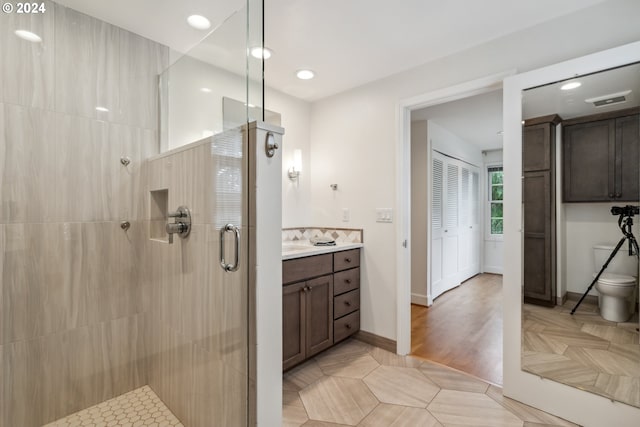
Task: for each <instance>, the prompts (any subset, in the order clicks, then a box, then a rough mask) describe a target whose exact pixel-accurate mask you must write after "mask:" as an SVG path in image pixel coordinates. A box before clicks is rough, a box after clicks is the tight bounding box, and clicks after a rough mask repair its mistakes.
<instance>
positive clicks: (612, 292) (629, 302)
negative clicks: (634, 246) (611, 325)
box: [593, 244, 638, 322]
mask: <svg viewBox="0 0 640 427" xmlns="http://www.w3.org/2000/svg"><path fill="white" fill-rule="evenodd" d="M614 249H615V246H612V245H597V246H594V247H593V255H594V262H595V273H594V274H593V277H595V276H596V275H597V274H598V272H599V271H600V269H601V268H602V266H603V265H604V263H605V262H606V261H607V259H608V258H609V256H610V255H611V253H612V252H613V250H614ZM637 276H638V258H636V257H635V255H634V256H629V251H628V248H627V245H626V244H625V245H623V246H622V247H621V248H620V250H619V251H618V253H617V254H616V256H615V257H614V258H613V259H612V260H611V263H609V266H608V267H607V269H606V270H605V271H604V272H603V273H602V275H601V276H600V279H598V282H597V283H596V285H595V287H596V289H597V290H598V292H599V293H600V296H599V297H598V302H599V305H600V316H602V318H604V319H605V320H609V321H612V322H626V321H627V320H629V317H631V314H632V313H633V311H632V309H633V307H634V304H633V299H632V298H631V297H632V296H634V295H635V289H636V285H637Z"/></svg>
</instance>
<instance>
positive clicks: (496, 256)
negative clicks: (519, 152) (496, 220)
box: [480, 150, 504, 274]
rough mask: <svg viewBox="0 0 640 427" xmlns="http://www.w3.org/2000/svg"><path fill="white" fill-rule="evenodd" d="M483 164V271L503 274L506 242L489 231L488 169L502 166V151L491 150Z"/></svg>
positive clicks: (485, 153)
mask: <svg viewBox="0 0 640 427" xmlns="http://www.w3.org/2000/svg"><path fill="white" fill-rule="evenodd" d="M482 161H483V164H482V169H483V170H482V172H481V175H482V196H481V197H480V200H482V211H483V212H484V221H483V224H482V227H483V228H482V235H483V236H484V239H483V242H482V249H483V250H482V271H483V272H484V273H495V274H502V271H503V267H504V242H503V240H502V237H491V236H490V233H491V230H490V229H489V226H488V222H489V219H488V218H489V215H490V214H491V213H490V212H489V203H488V202H487V200H488V198H489V194H488V193H489V181H488V174H487V168H488V167H489V166H500V165H502V150H491V151H486V152H484V153H483V159H482Z"/></svg>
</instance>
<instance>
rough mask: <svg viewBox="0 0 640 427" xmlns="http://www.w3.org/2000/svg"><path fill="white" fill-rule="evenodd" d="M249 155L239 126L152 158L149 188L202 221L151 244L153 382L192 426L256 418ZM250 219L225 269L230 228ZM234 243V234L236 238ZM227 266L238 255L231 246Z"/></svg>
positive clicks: (231, 423)
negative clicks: (234, 266) (250, 391)
mask: <svg viewBox="0 0 640 427" xmlns="http://www.w3.org/2000/svg"><path fill="white" fill-rule="evenodd" d="M245 152H246V144H245V142H244V139H243V133H242V132H241V131H229V132H225V133H223V134H220V135H216V136H215V137H212V138H208V139H206V140H203V141H201V142H199V143H196V144H192V145H189V146H186V147H183V148H181V149H178V150H175V151H172V152H169V153H167V154H163V155H161V156H157V157H155V158H153V159H151V160H149V161H148V165H147V166H148V172H149V189H150V190H151V191H153V190H163V189H166V190H167V192H168V209H169V210H175V209H177V208H178V206H180V205H184V206H187V207H188V208H189V209H190V210H191V213H192V221H193V226H192V229H191V232H190V234H189V236H188V237H187V238H185V239H182V238H180V237H178V236H174V241H173V243H172V244H169V243H166V242H163V241H160V240H151V239H150V240H148V241H147V248H148V249H147V251H146V252H147V254H148V263H149V275H148V279H149V283H148V287H149V289H150V292H149V294H150V298H151V299H150V309H149V313H150V319H151V321H150V322H149V323H147V327H148V329H147V336H148V339H149V343H150V347H151V349H152V357H151V359H150V372H149V385H150V386H151V388H152V389H153V390H154V391H155V392H156V393H157V394H158V396H159V397H160V398H161V399H162V401H163V402H165V403H166V404H167V406H168V407H169V408H170V409H171V411H172V412H173V413H174V414H175V415H176V416H177V417H178V419H180V421H182V423H183V424H184V425H188V426H190V427H209V426H211V425H225V426H241V425H244V424H245V418H246V414H247V384H248V370H247V369H248V368H247V363H248V362H247V358H248V355H247V352H248V332H247V331H248V305H247V301H248V296H247V292H248V288H247V284H246V278H247V274H248V273H247V248H248V243H247V237H248V232H247V227H246V225H247V217H246V214H245V212H246V211H247V191H246V187H247V184H246V181H245V179H244V178H243V177H246V166H245V164H246V161H245V162H243V161H242V159H241V157H240V155H242V154H243V153H245ZM229 222H230V223H233V224H234V225H241V226H242V227H241V237H242V243H241V255H242V256H241V258H240V259H241V263H240V269H239V270H238V271H237V272H233V273H227V272H225V271H223V269H222V268H221V266H220V261H219V260H220V248H219V245H220V233H219V231H220V228H221V227H222V226H223V225H224V224H226V223H229ZM231 239H232V235H231V234H227V242H230V241H231ZM226 253H227V254H228V255H227V262H230V261H231V259H230V258H233V256H232V253H233V251H232V248H231V246H230V245H227V248H226Z"/></svg>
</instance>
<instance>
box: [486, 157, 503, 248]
mask: <svg viewBox="0 0 640 427" xmlns="http://www.w3.org/2000/svg"><path fill="white" fill-rule="evenodd" d="M488 173H489V221H490V223H489V230H490V232H489V233H490V234H491V235H492V236H502V219H503V217H502V188H503V187H502V166H491V167H489V169H488Z"/></svg>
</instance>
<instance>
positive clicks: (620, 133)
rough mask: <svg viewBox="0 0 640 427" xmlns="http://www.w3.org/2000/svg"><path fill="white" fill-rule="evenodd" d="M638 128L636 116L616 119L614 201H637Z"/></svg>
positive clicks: (639, 178) (639, 129)
mask: <svg viewBox="0 0 640 427" xmlns="http://www.w3.org/2000/svg"><path fill="white" fill-rule="evenodd" d="M639 138H640V127H639V120H638V116H637V115H635V116H627V117H621V118H619V119H616V156H615V163H616V165H615V167H616V185H615V200H619V201H625V202H633V201H637V200H638V198H639V195H638V181H639V180H640V176H639V173H638V170H639V167H638V163H639V162H640V151H639V149H638V145H639V144H640V141H639Z"/></svg>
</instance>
